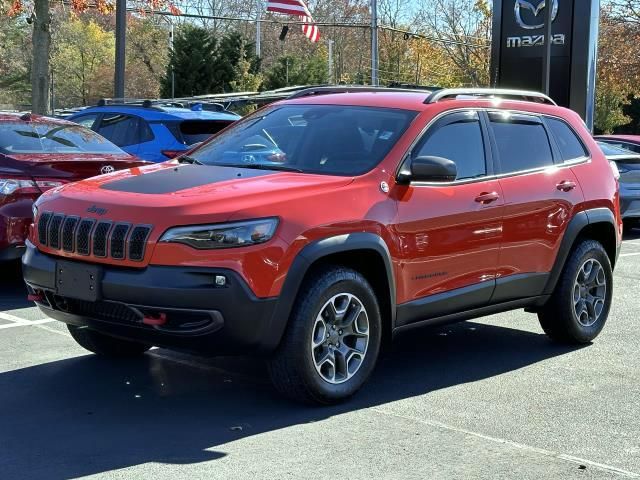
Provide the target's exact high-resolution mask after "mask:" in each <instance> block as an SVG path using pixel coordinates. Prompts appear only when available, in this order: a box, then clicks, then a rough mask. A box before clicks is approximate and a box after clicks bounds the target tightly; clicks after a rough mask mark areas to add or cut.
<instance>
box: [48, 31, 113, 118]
mask: <svg viewBox="0 0 640 480" xmlns="http://www.w3.org/2000/svg"><path fill="white" fill-rule="evenodd" d="M54 44H55V47H54V49H53V56H52V62H51V63H52V66H53V72H54V79H55V86H56V88H55V92H56V96H57V103H58V105H61V106H76V105H90V104H94V103H95V102H96V101H97V100H98V99H100V98H101V97H104V96H108V95H105V94H108V93H109V92H111V91H112V84H113V79H112V77H111V75H112V72H113V68H114V61H115V58H114V57H115V39H114V35H113V32H109V31H106V30H104V29H103V28H102V27H100V25H98V24H97V23H96V22H95V21H94V20H89V21H83V20H81V19H79V18H71V19H69V20H68V21H67V22H64V23H63V24H62V25H61V27H60V29H59V30H58V32H56V37H55V39H54Z"/></svg>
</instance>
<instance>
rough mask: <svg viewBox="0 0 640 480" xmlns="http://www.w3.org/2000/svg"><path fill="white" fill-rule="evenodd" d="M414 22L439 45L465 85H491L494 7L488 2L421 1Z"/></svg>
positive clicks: (458, 0)
mask: <svg viewBox="0 0 640 480" xmlns="http://www.w3.org/2000/svg"><path fill="white" fill-rule="evenodd" d="M415 22H416V25H417V26H418V27H419V28H421V29H422V31H424V32H426V33H428V34H429V35H431V36H433V37H434V38H435V40H437V41H438V42H439V44H440V45H441V46H442V48H443V49H444V51H445V52H446V54H447V55H448V56H449V57H450V58H451V60H452V62H453V64H454V65H455V67H456V68H457V69H458V70H459V71H460V72H461V74H462V75H463V77H464V79H465V83H468V84H470V85H472V86H488V85H489V84H490V80H491V79H490V76H489V64H490V60H491V55H490V49H489V46H490V39H491V7H490V2H489V1H488V0H421V3H420V8H419V10H418V14H417V15H416V20H415Z"/></svg>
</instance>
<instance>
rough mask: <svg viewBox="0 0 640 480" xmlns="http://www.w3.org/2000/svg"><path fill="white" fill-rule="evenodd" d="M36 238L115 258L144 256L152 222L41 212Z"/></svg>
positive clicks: (85, 253) (42, 242)
mask: <svg viewBox="0 0 640 480" xmlns="http://www.w3.org/2000/svg"><path fill="white" fill-rule="evenodd" d="M36 224H37V225H38V235H37V241H38V243H39V244H40V245H41V246H43V247H49V248H52V249H55V250H62V251H64V252H66V253H74V254H76V255H83V256H89V255H93V256H95V257H100V258H107V257H109V258H112V259H114V260H133V261H135V262H141V261H142V260H144V254H145V249H146V245H147V240H148V239H149V235H150V234H151V230H153V226H152V225H132V224H130V223H124V222H118V223H114V222H113V221H111V220H96V219H93V218H80V217H78V216H75V215H64V214H62V213H55V212H42V214H41V215H40V217H39V218H36Z"/></svg>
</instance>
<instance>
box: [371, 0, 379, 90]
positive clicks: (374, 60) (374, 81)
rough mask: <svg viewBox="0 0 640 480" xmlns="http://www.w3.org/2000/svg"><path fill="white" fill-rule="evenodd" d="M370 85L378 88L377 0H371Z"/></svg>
mask: <svg viewBox="0 0 640 480" xmlns="http://www.w3.org/2000/svg"><path fill="white" fill-rule="evenodd" d="M371 85H373V86H375V87H377V86H378V0H371Z"/></svg>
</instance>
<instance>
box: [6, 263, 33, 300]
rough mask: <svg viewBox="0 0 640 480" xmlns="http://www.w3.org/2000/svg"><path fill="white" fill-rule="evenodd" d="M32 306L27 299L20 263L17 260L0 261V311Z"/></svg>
mask: <svg viewBox="0 0 640 480" xmlns="http://www.w3.org/2000/svg"><path fill="white" fill-rule="evenodd" d="M33 306H34V305H33V302H29V301H27V288H26V286H25V284H24V282H23V280H22V264H21V263H20V262H19V261H12V262H2V263H0V312H1V311H4V310H16V309H19V308H29V307H33Z"/></svg>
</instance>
